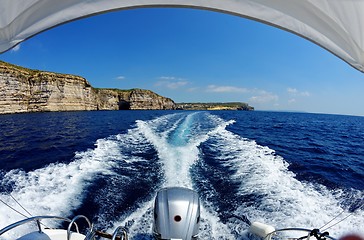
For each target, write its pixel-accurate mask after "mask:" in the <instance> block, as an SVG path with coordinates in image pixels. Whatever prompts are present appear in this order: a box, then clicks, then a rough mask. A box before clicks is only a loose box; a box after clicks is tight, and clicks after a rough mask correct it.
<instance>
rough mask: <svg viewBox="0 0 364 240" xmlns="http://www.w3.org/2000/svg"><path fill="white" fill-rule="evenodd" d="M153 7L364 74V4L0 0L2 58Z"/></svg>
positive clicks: (339, 0) (344, 0) (355, 0)
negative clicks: (212, 21) (306, 48)
mask: <svg viewBox="0 0 364 240" xmlns="http://www.w3.org/2000/svg"><path fill="white" fill-rule="evenodd" d="M150 6H159V7H192V8H200V9H210V10H213V11H220V12H226V13H230V14H234V15H238V16H242V17H246V18H250V19H254V20H257V21H260V22H263V23H267V24H270V25H272V26H276V27H279V28H281V29H284V30H287V31H290V32H293V33H295V34H297V35H299V36H302V37H304V38H306V39H309V40H310V41H312V42H314V43H316V44H318V45H320V46H321V47H323V48H325V49H327V50H328V51H330V52H332V53H333V54H335V55H336V56H338V57H339V58H341V59H343V60H344V61H346V62H347V63H349V64H350V65H351V66H353V67H354V68H356V69H358V70H359V71H361V72H364V0H0V53H1V52H4V51H6V50H8V49H10V48H12V47H14V46H15V45H17V44H19V43H20V42H22V41H24V40H26V39H27V38H29V37H32V36H33V35H35V34H37V33H39V32H42V31H45V30H47V29H49V28H52V27H54V26H57V25H59V24H62V23H65V22H69V21H72V20H75V19H78V18H83V17H86V16H90V15H94V14H98V13H102V12H107V11H113V10H118V9H127V8H135V7H150ZM115 27H117V25H115Z"/></svg>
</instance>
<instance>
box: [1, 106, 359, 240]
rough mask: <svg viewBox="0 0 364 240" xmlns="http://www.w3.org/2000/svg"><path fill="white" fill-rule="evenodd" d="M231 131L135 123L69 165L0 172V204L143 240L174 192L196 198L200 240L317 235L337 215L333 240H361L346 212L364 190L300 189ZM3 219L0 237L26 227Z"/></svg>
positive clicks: (209, 123) (282, 165)
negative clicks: (156, 202)
mask: <svg viewBox="0 0 364 240" xmlns="http://www.w3.org/2000/svg"><path fill="white" fill-rule="evenodd" d="M231 124H234V121H233V120H230V121H226V120H224V119H221V118H219V117H217V116H215V115H212V114H210V113H207V112H193V113H191V112H187V113H185V112H183V113H176V114H169V115H164V116H162V117H158V118H156V119H153V120H149V121H141V120H138V121H136V123H135V125H134V126H132V127H131V128H130V129H129V130H128V131H127V132H126V133H122V134H118V135H114V136H110V137H108V138H104V139H99V140H97V141H96V143H95V148H93V149H88V150H86V151H84V152H76V153H75V156H74V158H73V160H72V161H71V162H70V163H68V164H65V163H53V164H50V165H48V166H46V167H44V168H40V169H37V170H34V171H31V172H24V171H22V170H20V169H18V170H11V171H9V172H7V173H4V172H3V173H0V174H1V175H2V178H1V179H2V180H1V182H0V186H2V193H0V199H1V200H2V201H4V202H6V203H8V204H9V205H10V206H11V207H13V208H15V209H19V206H17V204H16V202H14V201H13V199H12V198H14V199H16V200H17V201H18V202H20V203H21V204H22V205H23V206H24V208H25V209H27V210H28V211H29V212H30V213H31V214H32V215H61V216H72V215H75V214H84V215H87V216H89V217H90V218H91V219H92V220H93V222H95V223H96V226H97V228H101V229H115V227H116V226H118V225H122V226H126V227H127V228H128V229H129V233H130V236H132V237H133V236H134V237H133V239H150V238H152V235H151V232H152V231H151V229H152V218H153V214H152V206H153V199H154V197H155V194H156V191H157V190H158V189H160V188H162V187H170V186H180V187H187V188H193V189H195V190H196V191H197V192H198V193H199V194H200V197H201V203H202V209H201V216H202V219H201V224H200V235H199V236H200V239H240V238H242V236H244V233H245V232H244V230H245V229H246V228H247V227H248V222H249V221H248V220H247V219H249V220H250V221H261V222H265V223H267V224H271V225H273V226H276V228H281V227H304V228H319V227H321V226H323V225H325V223H327V222H329V221H330V220H331V219H332V218H334V217H335V216H337V215H339V214H341V215H340V216H342V218H343V217H345V216H348V215H349V214H352V215H351V216H350V217H349V218H348V219H346V220H345V221H344V222H342V223H340V224H337V225H335V226H333V227H332V228H330V229H329V231H330V233H332V234H331V235H334V236H337V237H338V236H341V235H343V234H345V233H347V232H358V233H361V234H364V233H363V232H360V231H363V230H362V229H364V211H363V209H362V208H359V209H356V211H355V212H354V211H353V207H352V206H353V204H357V203H358V201H361V199H362V198H363V195H364V193H363V192H362V191H358V190H352V189H351V190H347V189H346V190H344V189H336V190H335V191H332V190H328V189H327V188H326V187H325V186H323V185H319V184H313V183H309V182H300V181H298V180H297V179H296V178H295V174H294V173H293V172H291V171H289V170H288V163H287V162H286V161H285V160H284V159H283V158H282V157H280V156H278V155H277V154H276V153H275V152H274V150H272V149H270V148H268V147H265V146H260V145H258V144H257V143H256V142H255V141H253V140H250V139H246V138H243V137H241V136H239V135H237V134H234V133H232V132H231V131H229V130H228V126H229V125H231ZM8 193H10V195H9V194H8ZM19 211H21V209H20V210H19ZM0 212H1V218H0V228H2V227H4V226H6V225H8V224H9V223H11V222H15V221H18V220H20V219H22V218H23V217H22V216H21V215H20V214H19V213H16V212H14V211H9V209H8V207H7V206H5V205H0ZM21 212H22V213H23V214H25V215H27V213H26V212H25V211H21ZM340 218H341V217H340ZM340 218H339V219H340ZM239 219H243V221H242V220H239ZM244 220H245V221H244ZM334 222H337V221H334ZM334 222H333V223H334ZM333 223H331V225H332V224H333ZM49 224H52V223H49ZM328 226H330V225H328ZM24 231H25V230H24ZM12 234H14V233H12ZM5 237H7V238H9V239H11V238H14V235H6V236H5Z"/></svg>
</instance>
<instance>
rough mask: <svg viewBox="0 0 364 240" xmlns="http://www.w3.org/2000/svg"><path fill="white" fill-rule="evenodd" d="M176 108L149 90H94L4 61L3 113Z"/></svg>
mask: <svg viewBox="0 0 364 240" xmlns="http://www.w3.org/2000/svg"><path fill="white" fill-rule="evenodd" d="M174 108H175V104H174V102H173V101H172V100H171V99H168V98H165V97H162V96H159V95H157V94H155V93H153V92H151V91H149V90H141V89H134V90H118V89H94V88H92V86H91V85H90V84H89V82H88V81H87V80H86V79H85V78H82V77H79V76H75V75H69V74H58V73H51V72H42V71H35V70H30V69H26V68H22V67H18V66H15V65H11V64H8V63H4V62H1V61H0V113H21V112H42V111H78V110H121V109H174Z"/></svg>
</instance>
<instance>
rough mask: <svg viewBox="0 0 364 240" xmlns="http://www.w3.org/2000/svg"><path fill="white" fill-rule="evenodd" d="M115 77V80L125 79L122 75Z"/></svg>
mask: <svg viewBox="0 0 364 240" xmlns="http://www.w3.org/2000/svg"><path fill="white" fill-rule="evenodd" d="M115 79H116V80H124V79H125V77H124V76H117V77H116V78H115Z"/></svg>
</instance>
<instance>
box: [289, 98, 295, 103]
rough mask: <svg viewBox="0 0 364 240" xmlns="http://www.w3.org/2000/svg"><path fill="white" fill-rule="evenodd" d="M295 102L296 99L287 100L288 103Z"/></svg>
mask: <svg viewBox="0 0 364 240" xmlns="http://www.w3.org/2000/svg"><path fill="white" fill-rule="evenodd" d="M295 102H296V99H294V98H291V99H289V100H288V103H295Z"/></svg>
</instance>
